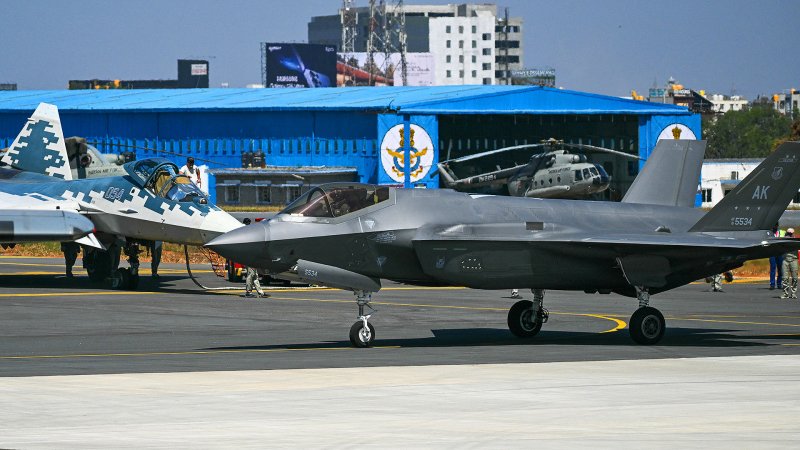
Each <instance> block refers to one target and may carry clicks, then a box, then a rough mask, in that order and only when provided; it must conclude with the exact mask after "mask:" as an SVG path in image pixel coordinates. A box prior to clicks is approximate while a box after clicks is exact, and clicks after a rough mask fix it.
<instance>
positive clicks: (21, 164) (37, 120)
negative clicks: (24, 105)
mask: <svg viewBox="0 0 800 450" xmlns="http://www.w3.org/2000/svg"><path fill="white" fill-rule="evenodd" d="M2 161H3V162H4V163H6V164H8V165H9V166H11V167H13V168H15V169H18V170H24V171H26V172H36V173H41V174H44V175H49V176H51V177H54V178H61V179H64V180H71V179H72V171H71V170H70V168H69V159H67V148H66V146H65V145H64V133H62V132H61V119H60V118H59V116H58V108H56V106H55V105H51V104H48V103H40V104H39V107H38V108H36V111H34V112H33V115H32V116H31V118H30V119H28V123H26V124H25V126H24V127H23V128H22V131H21V132H20V133H19V135H18V136H17V138H16V139H14V143H13V144H11V147H9V148H8V151H7V152H6V154H5V155H4V156H3V159H2Z"/></svg>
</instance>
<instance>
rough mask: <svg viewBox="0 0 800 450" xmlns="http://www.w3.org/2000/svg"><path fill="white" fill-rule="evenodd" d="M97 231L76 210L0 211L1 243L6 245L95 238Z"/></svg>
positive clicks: (90, 222)
mask: <svg viewBox="0 0 800 450" xmlns="http://www.w3.org/2000/svg"><path fill="white" fill-rule="evenodd" d="M93 230H94V224H93V223H92V221H90V220H89V219H87V218H85V217H83V216H82V215H80V214H78V213H77V212H74V211H65V210H63V209H41V210H37V209H5V210H0V243H4V244H7V243H19V242H40V241H59V242H67V241H75V240H79V239H82V238H86V237H89V236H93V235H92V232H93ZM90 239H91V238H90ZM95 240H96V239H95Z"/></svg>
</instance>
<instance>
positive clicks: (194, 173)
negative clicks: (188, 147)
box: [179, 156, 203, 188]
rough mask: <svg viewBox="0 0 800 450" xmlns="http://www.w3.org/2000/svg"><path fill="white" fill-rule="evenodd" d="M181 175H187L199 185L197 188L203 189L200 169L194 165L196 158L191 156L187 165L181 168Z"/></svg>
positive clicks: (187, 160)
mask: <svg viewBox="0 0 800 450" xmlns="http://www.w3.org/2000/svg"><path fill="white" fill-rule="evenodd" d="M179 173H180V174H181V175H186V176H187V177H189V179H190V180H192V181H193V182H194V184H196V185H197V187H199V188H202V183H203V182H202V179H201V178H200V168H199V167H197V166H195V165H194V158H192V157H191V156H190V157H188V158H186V165H184V166H183V167H181V170H180V171H179Z"/></svg>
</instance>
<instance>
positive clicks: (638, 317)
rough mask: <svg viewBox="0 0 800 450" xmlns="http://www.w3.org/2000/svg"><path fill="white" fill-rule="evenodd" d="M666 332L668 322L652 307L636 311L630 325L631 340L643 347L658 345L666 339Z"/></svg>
mask: <svg viewBox="0 0 800 450" xmlns="http://www.w3.org/2000/svg"><path fill="white" fill-rule="evenodd" d="M666 330H667V322H666V321H665V320H664V315H663V314H661V311H659V310H657V309H655V308H653V307H650V306H645V307H644V308H639V309H637V310H636V311H634V313H633V315H631V320H630V323H629V324H628V331H629V332H630V334H631V339H633V340H634V342H636V343H637V344H642V345H653V344H657V343H658V342H659V341H660V340H661V338H662V337H664V332H665V331H666Z"/></svg>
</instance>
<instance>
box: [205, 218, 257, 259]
mask: <svg viewBox="0 0 800 450" xmlns="http://www.w3.org/2000/svg"><path fill="white" fill-rule="evenodd" d="M267 241H269V227H268V226H267V224H263V223H254V224H252V225H248V226H245V227H241V228H238V229H235V230H233V231H229V232H227V233H225V234H223V235H221V236H219V237H216V238H214V239H212V240H211V241H210V242H209V243H207V244H206V245H205V246H206V247H208V248H210V249H211V250H213V251H215V252H217V253H219V254H220V255H222V256H224V257H225V258H228V259H230V260H233V261H235V262H238V263H240V264H244V265H247V266H250V267H266V263H267V262H268V261H269V258H268V255H267Z"/></svg>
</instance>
